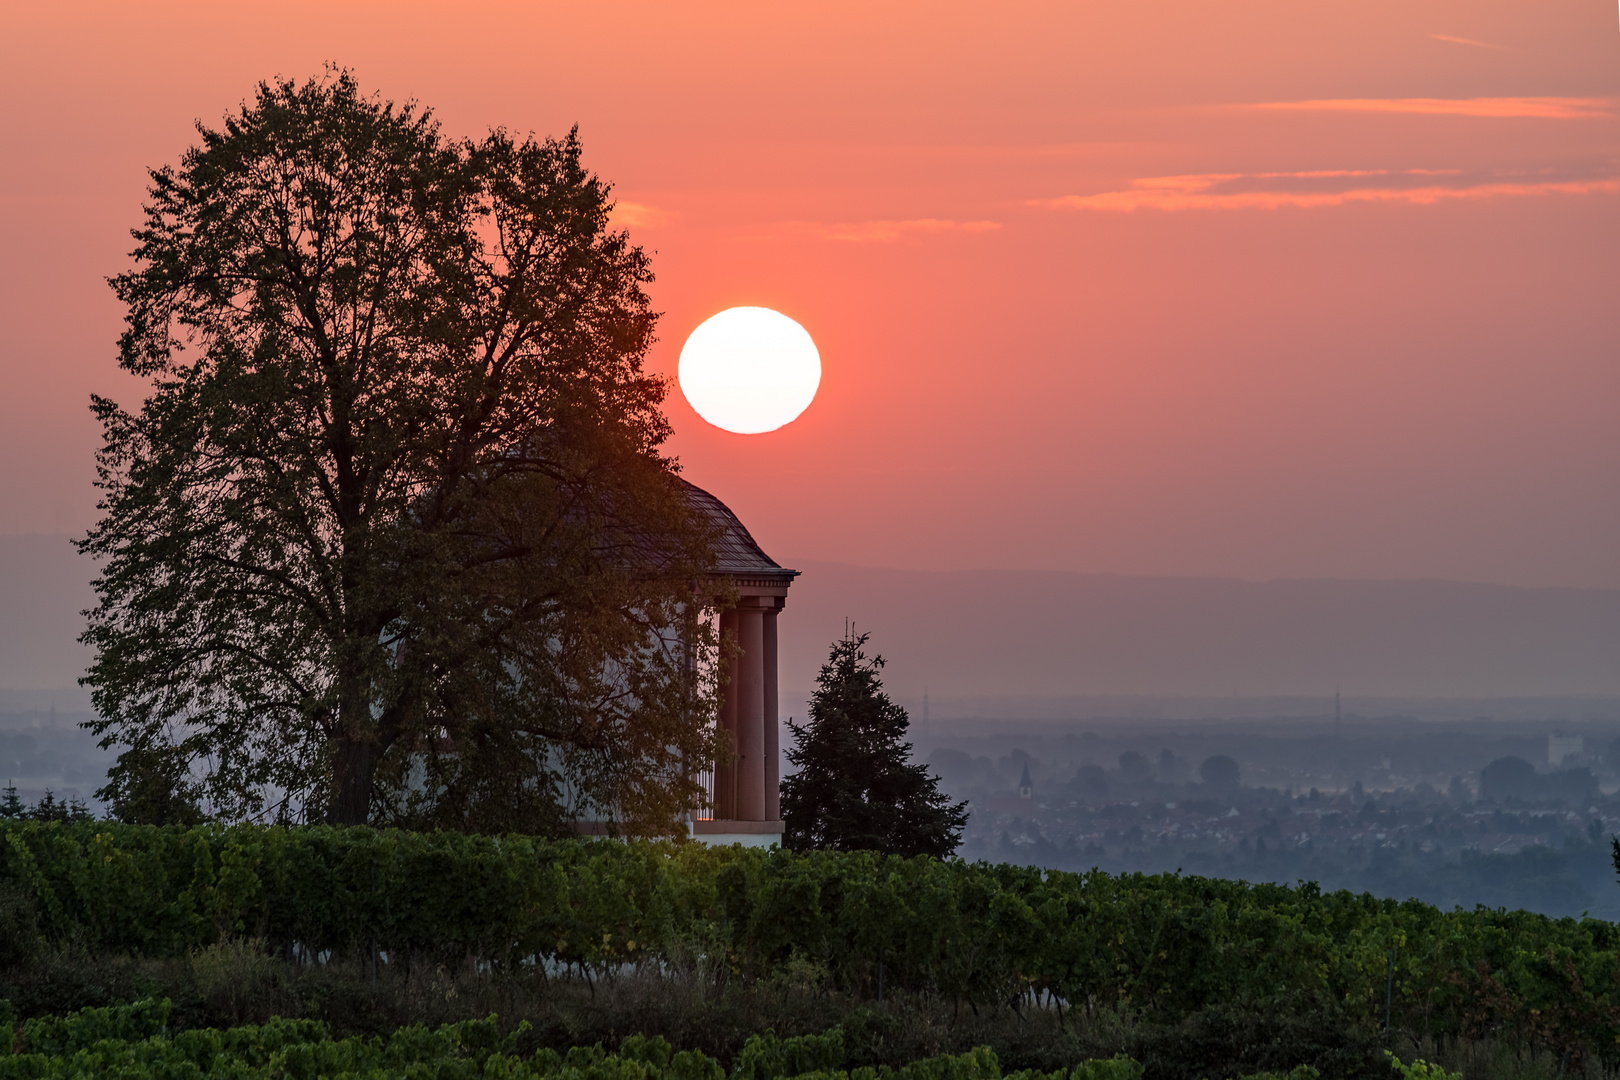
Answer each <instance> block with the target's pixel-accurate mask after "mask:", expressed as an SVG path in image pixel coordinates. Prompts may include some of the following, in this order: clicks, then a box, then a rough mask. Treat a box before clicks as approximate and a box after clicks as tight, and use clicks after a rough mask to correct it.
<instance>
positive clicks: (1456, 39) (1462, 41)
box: [1429, 34, 1512, 52]
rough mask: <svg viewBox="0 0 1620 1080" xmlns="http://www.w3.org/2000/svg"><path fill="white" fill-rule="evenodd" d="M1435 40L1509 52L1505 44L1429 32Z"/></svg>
mask: <svg viewBox="0 0 1620 1080" xmlns="http://www.w3.org/2000/svg"><path fill="white" fill-rule="evenodd" d="M1429 36H1430V37H1432V38H1433V39H1434V40H1436V41H1449V42H1451V44H1453V45H1472V46H1473V47H1474V48H1476V49H1499V50H1501V51H1502V52H1511V51H1512V50H1511V49H1509V48H1508V47H1507V46H1506V45H1492V44H1491V43H1490V42H1488V41H1475V40H1474V39H1473V38H1465V37H1452V36H1451V35H1450V34H1430V35H1429Z"/></svg>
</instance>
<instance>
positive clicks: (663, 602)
mask: <svg viewBox="0 0 1620 1080" xmlns="http://www.w3.org/2000/svg"><path fill="white" fill-rule="evenodd" d="M197 130H198V134H199V136H200V140H199V142H198V144H197V145H195V146H193V147H192V148H191V149H189V150H188V151H186V153H185V154H184V156H183V157H182V159H181V161H180V162H179V164H178V165H177V166H166V167H163V168H159V169H155V170H153V171H152V172H151V174H150V175H151V186H150V190H149V201H148V203H147V205H146V208H145V222H144V224H143V226H142V227H141V228H139V229H137V230H135V232H134V234H133V235H134V236H135V238H136V240H137V247H136V248H135V250H134V252H133V256H132V259H133V263H134V265H133V267H132V268H131V269H130V270H128V271H127V272H125V273H123V274H120V275H119V276H117V277H116V278H114V279H113V280H112V282H111V284H112V286H113V288H114V290H115V292H116V293H117V295H118V298H119V299H120V301H122V303H123V305H124V307H125V309H126V314H125V323H126V328H125V331H124V333H123V335H122V337H121V338H120V341H119V363H120V365H121V367H122V368H123V369H124V370H125V371H127V372H129V373H131V374H132V375H134V376H136V377H137V378H138V379H140V380H142V382H143V383H144V384H145V386H146V388H147V389H146V394H147V396H146V397H145V399H144V401H143V402H142V403H141V405H140V407H139V408H138V409H133V410H131V409H126V408H125V407H124V406H122V405H120V404H119V403H117V402H115V401H114V400H113V399H112V398H110V397H100V396H98V397H95V398H93V401H92V407H93V410H94V412H95V414H96V416H97V417H98V418H99V420H100V422H101V424H102V427H103V439H104V441H103V446H102V448H101V450H100V452H99V455H98V468H99V485H100V487H101V488H102V490H103V493H104V495H103V500H102V502H101V510H102V515H103V516H102V517H101V519H100V521H99V523H98V524H97V525H96V526H95V527H94V528H93V529H92V530H91V531H90V533H89V534H88V536H87V537H86V538H85V539H84V540H83V541H82V542H81V544H80V546H81V550H83V551H85V552H87V553H88V554H90V555H92V556H94V557H95V558H96V559H97V560H98V561H99V563H100V576H99V578H98V579H97V582H96V589H97V594H98V603H97V606H96V607H95V608H94V609H93V610H92V611H91V612H90V613H89V628H88V630H87V631H86V632H85V634H84V638H83V640H85V641H86V642H87V643H88V644H90V645H91V646H93V647H94V649H95V660H94V663H93V665H92V667H91V668H90V672H89V675H88V677H87V679H86V682H87V683H88V684H89V685H90V687H91V688H92V690H93V694H94V700H95V705H96V709H97V712H98V714H99V717H100V719H98V720H96V721H94V722H93V724H92V727H93V729H94V730H95V731H96V732H97V733H98V734H100V735H102V736H103V744H104V745H121V746H123V747H126V748H127V749H126V750H125V752H124V754H123V755H122V756H121V757H120V759H119V762H118V763H117V765H115V767H114V768H113V769H112V771H111V773H110V779H109V783H108V786H107V788H105V789H103V791H102V792H101V793H100V794H101V797H102V798H105V799H107V800H108V801H110V802H113V803H114V804H115V805H117V804H120V803H122V804H127V805H139V806H142V807H146V808H151V807H153V806H158V807H160V808H161V806H163V805H165V804H164V800H163V798H161V797H155V796H154V794H153V792H152V791H151V790H149V788H150V777H151V775H152V773H153V770H154V769H157V770H158V771H160V772H161V771H163V770H167V774H168V775H172V776H173V777H174V778H175V780H174V782H175V783H176V784H178V785H179V786H180V787H182V788H183V789H184V790H183V791H181V792H179V796H180V799H179V801H178V802H177V803H176V805H190V804H191V801H192V800H200V801H201V803H202V805H204V806H205V807H206V808H207V809H208V811H209V812H210V813H212V814H213V815H215V816H218V817H223V818H236V817H244V816H250V815H275V816H277V817H279V818H282V819H287V820H298V819H306V820H307V819H321V818H324V819H326V820H329V821H332V822H339V823H357V822H365V821H368V820H370V821H388V822H397V823H401V824H414V825H422V826H433V825H443V826H450V827H463V828H473V829H480V830H489V831H494V830H509V829H510V830H518V829H521V830H530V831H544V830H548V829H555V828H559V827H561V826H562V825H563V823H564V821H565V819H567V818H568V817H570V816H578V815H589V816H593V817H599V816H608V815H612V816H614V817H615V818H617V819H619V820H621V821H622V822H623V824H624V825H625V827H626V828H628V829H632V830H636V831H641V832H655V833H656V832H664V831H668V830H670V829H672V828H673V827H674V826H673V822H674V821H675V820H676V818H677V816H678V814H679V812H680V811H681V810H682V809H684V808H685V807H687V806H690V805H692V804H693V800H694V798H695V797H696V796H697V794H698V789H697V787H696V785H695V783H694V782H693V780H692V773H693V770H692V768H691V767H690V762H691V761H692V760H709V759H711V758H712V755H713V754H714V752H715V748H716V744H715V736H714V734H713V725H712V723H711V722H710V721H711V720H712V717H713V715H714V710H715V701H716V693H715V686H714V678H713V676H712V674H708V675H705V672H710V673H712V672H713V671H714V670H715V665H714V664H713V663H711V662H709V661H710V660H712V657H713V651H714V649H715V648H716V642H715V641H714V639H713V636H712V634H710V633H709V632H708V631H706V629H705V628H706V627H707V626H708V625H709V622H708V620H706V619H704V618H702V617H701V614H702V610H701V609H702V608H703V607H704V606H705V605H706V604H708V603H709V601H708V600H706V599H705V598H704V597H703V596H702V595H699V594H698V593H696V592H695V591H694V588H695V586H694V583H695V582H699V581H703V580H706V575H707V574H708V573H709V571H710V569H711V568H712V565H713V535H712V526H711V525H710V524H709V523H708V522H707V521H706V520H704V519H702V518H700V517H699V516H698V515H696V514H695V513H694V512H693V510H692V508H691V506H690V505H689V503H688V502H687V500H686V497H685V495H684V493H683V491H682V490H681V488H680V485H679V480H678V478H677V475H676V472H677V469H676V465H675V463H674V462H673V461H672V460H671V459H670V458H668V457H667V456H665V455H664V454H663V453H662V452H661V446H662V444H663V443H664V441H665V439H666V438H667V436H668V434H669V427H668V424H667V421H666V420H665V418H664V416H663V414H662V412H661V411H660V405H661V403H662V401H663V398H664V395H665V394H666V392H667V383H666V381H665V380H663V379H661V378H659V377H657V376H654V375H652V374H650V373H648V372H647V371H645V370H644V367H643V360H644V357H645V355H646V352H647V349H648V346H649V344H650V343H651V342H652V340H653V331H654V324H655V321H656V316H655V314H654V313H653V312H652V310H651V309H650V306H649V301H648V297H647V295H646V292H645V286H646V285H647V284H648V283H649V282H651V281H652V273H651V270H650V268H649V265H648V260H647V257H646V255H645V253H644V252H643V251H642V250H641V249H640V248H639V247H636V246H635V245H633V244H632V243H631V242H630V241H629V238H628V237H627V236H626V234H625V233H624V232H622V231H616V230H614V229H613V228H612V227H611V225H610V222H609V214H610V211H611V209H612V202H611V199H610V189H609V185H607V184H606V183H604V182H603V181H602V180H600V179H599V178H597V177H596V176H594V175H593V174H591V173H590V172H588V171H587V170H586V169H585V168H584V166H583V164H582V163H581V149H580V143H579V140H578V136H577V132H574V133H570V134H569V135H568V136H567V137H566V138H563V139H560V140H559V139H550V138H547V139H544V140H537V139H535V138H533V137H529V138H523V139H518V138H514V137H513V136H511V135H509V134H507V133H506V132H505V131H502V130H495V131H492V132H490V133H489V134H488V135H487V136H486V137H484V138H481V139H476V140H474V139H452V138H450V137H448V136H447V135H445V134H444V133H443V131H442V130H441V129H440V127H439V125H438V123H437V122H436V121H435V119H434V118H433V116H432V114H431V113H430V112H429V111H428V110H426V109H423V108H420V107H418V106H416V105H415V104H406V105H403V106H397V105H395V104H393V103H390V102H386V101H383V100H380V99H378V98H377V97H375V96H367V95H363V94H362V93H361V92H360V89H359V87H358V86H357V84H356V83H355V81H354V79H353V78H352V77H351V76H350V75H349V74H348V73H347V72H342V71H331V72H328V74H327V75H326V76H325V77H323V78H319V79H313V80H310V81H308V82H306V83H303V84H298V83H295V82H293V81H277V82H274V83H269V84H261V85H260V86H259V88H258V90H257V95H256V97H255V99H254V100H253V101H252V102H250V103H245V104H244V105H243V106H242V107H241V108H240V109H239V110H238V111H235V112H233V113H231V114H229V115H227V116H226V118H225V120H224V123H223V126H222V127H220V128H218V129H214V128H210V127H207V126H205V125H202V124H199V125H198V127H197Z"/></svg>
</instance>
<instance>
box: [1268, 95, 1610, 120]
mask: <svg viewBox="0 0 1620 1080" xmlns="http://www.w3.org/2000/svg"><path fill="white" fill-rule="evenodd" d="M1614 106H1615V99H1614V98H1562V97H1499V98H1324V99H1321V100H1315V101H1262V102H1256V103H1254V104H1252V105H1248V106H1245V108H1250V109H1264V110H1268V111H1277V112H1367V113H1413V114H1418V115H1423V116H1478V117H1490V118H1498V119H1535V120H1596V119H1606V118H1609V117H1612V116H1614Z"/></svg>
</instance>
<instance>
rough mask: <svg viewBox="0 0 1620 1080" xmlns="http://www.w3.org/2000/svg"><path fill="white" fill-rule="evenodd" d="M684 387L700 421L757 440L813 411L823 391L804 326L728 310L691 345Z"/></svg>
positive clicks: (684, 357) (762, 311)
mask: <svg viewBox="0 0 1620 1080" xmlns="http://www.w3.org/2000/svg"><path fill="white" fill-rule="evenodd" d="M680 383H681V391H682V392H683V393H685V394H686V400H687V401H689V402H691V404H692V408H693V409H695V410H696V411H697V414H698V415H699V416H701V417H703V419H705V420H707V421H708V422H709V423H711V424H713V425H714V426H715V427H718V428H724V429H725V430H726V431H732V432H736V433H737V434H739V435H758V434H761V433H763V432H767V431H775V430H776V429H777V428H779V427H781V426H782V425H784V424H788V423H791V422H792V421H794V420H796V419H797V418H798V416H799V414H800V413H802V412H804V410H805V409H807V408H809V406H810V402H811V401H812V400H814V399H815V396H816V388H817V387H819V386H820V385H821V354H820V353H818V352H817V351H816V343H815V342H814V341H812V340H810V334H809V333H808V332H807V331H806V330H805V328H804V327H802V326H800V325H799V324H798V323H796V322H794V321H793V320H792V319H790V318H788V317H787V316H786V315H783V314H781V313H780V312H776V311H772V310H771V309H770V308H762V307H734V308H727V309H726V310H725V311H722V312H721V313H720V314H718V315H715V316H713V317H712V318H709V319H707V320H705V321H704V322H703V323H702V325H700V326H699V327H698V328H697V329H696V330H693V331H692V336H691V337H689V338H687V339H686V346H685V347H684V348H683V349H681V362H680Z"/></svg>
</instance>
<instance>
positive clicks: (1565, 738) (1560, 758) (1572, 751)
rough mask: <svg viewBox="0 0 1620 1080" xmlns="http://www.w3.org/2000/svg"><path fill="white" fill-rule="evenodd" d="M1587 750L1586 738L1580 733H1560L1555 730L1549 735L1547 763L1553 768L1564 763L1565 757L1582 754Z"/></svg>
mask: <svg viewBox="0 0 1620 1080" xmlns="http://www.w3.org/2000/svg"><path fill="white" fill-rule="evenodd" d="M1585 751H1586V740H1585V739H1583V738H1582V737H1581V736H1579V735H1560V734H1558V733H1557V732H1554V733H1553V734H1551V735H1548V736H1547V764H1548V765H1551V766H1552V767H1553V768H1555V769H1556V768H1557V767H1558V766H1560V765H1562V764H1563V763H1564V759H1565V758H1567V757H1572V756H1574V755H1576V754H1581V753H1584V752H1585Z"/></svg>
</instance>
